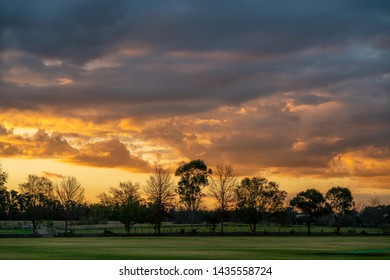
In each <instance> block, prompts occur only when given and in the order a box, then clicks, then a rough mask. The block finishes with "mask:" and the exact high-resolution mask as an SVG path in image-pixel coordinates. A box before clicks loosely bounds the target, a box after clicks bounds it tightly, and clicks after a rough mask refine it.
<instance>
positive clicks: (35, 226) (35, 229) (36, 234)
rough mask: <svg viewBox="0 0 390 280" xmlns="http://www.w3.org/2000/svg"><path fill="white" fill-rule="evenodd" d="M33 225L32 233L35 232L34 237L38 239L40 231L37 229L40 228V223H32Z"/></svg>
mask: <svg viewBox="0 0 390 280" xmlns="http://www.w3.org/2000/svg"><path fill="white" fill-rule="evenodd" d="M31 223H32V226H33V228H32V231H33V237H37V236H38V231H37V227H38V222H37V221H31Z"/></svg>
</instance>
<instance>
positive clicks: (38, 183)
mask: <svg viewBox="0 0 390 280" xmlns="http://www.w3.org/2000/svg"><path fill="white" fill-rule="evenodd" d="M19 188H20V192H21V196H20V199H19V201H20V203H21V206H22V207H21V209H22V210H23V211H24V212H25V215H26V217H27V218H28V219H29V220H30V221H31V223H32V226H33V236H37V228H38V224H39V223H40V222H41V221H42V220H43V219H44V218H48V217H49V215H50V210H51V209H52V206H53V183H52V182H51V181H50V180H49V179H48V178H46V177H44V176H42V177H39V176H37V175H28V177H27V182H25V183H22V184H20V185H19Z"/></svg>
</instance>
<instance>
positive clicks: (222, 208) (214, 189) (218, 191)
mask: <svg viewBox="0 0 390 280" xmlns="http://www.w3.org/2000/svg"><path fill="white" fill-rule="evenodd" d="M237 178H238V174H237V173H236V172H234V170H233V168H232V166H231V165H230V164H227V163H224V162H220V163H218V164H217V168H216V171H215V172H214V174H213V176H212V177H211V184H210V186H209V191H210V194H211V195H212V196H213V197H214V198H215V199H216V201H217V210H216V211H218V212H219V218H220V222H221V232H222V233H223V230H224V220H225V218H226V215H227V213H228V210H229V209H231V207H232V204H233V202H234V189H235V187H236V186H237Z"/></svg>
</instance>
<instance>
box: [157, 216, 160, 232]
mask: <svg viewBox="0 0 390 280" xmlns="http://www.w3.org/2000/svg"><path fill="white" fill-rule="evenodd" d="M157 235H161V221H160V219H159V220H158V221H157Z"/></svg>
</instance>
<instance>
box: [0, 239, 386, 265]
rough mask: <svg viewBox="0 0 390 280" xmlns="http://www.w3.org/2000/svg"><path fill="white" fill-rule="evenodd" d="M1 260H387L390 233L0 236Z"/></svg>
mask: <svg viewBox="0 0 390 280" xmlns="http://www.w3.org/2000/svg"><path fill="white" fill-rule="evenodd" d="M0 259H3V260H4V259H8V260H11V259H18V260H30V259H38V260H52V259H54V260H67V259H72V260H96V259H103V260H115V259H123V260H124V259H138V260H143V259H177V260H180V259H220V260H222V259H252V260H257V259H268V260H271V259H284V260H288V259H293V260H299V259H306V260H308V259H317V260H322V259H332V260H336V259H350V260H354V259H365V260H369V259H374V260H377V259H378V260H379V259H387V260H388V259H390V236H243V237H239V236H227V237H224V236H215V237H130V238H124V237H122V238H121V237H105V238H103V237H102V238H100V237H92V238H89V237H82V238H4V239H0Z"/></svg>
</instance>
